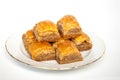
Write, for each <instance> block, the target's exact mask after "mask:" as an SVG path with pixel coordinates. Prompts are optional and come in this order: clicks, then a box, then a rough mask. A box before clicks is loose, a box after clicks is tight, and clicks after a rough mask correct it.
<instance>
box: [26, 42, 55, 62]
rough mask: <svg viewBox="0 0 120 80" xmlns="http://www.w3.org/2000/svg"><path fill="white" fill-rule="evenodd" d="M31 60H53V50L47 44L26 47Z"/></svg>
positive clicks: (33, 44)
mask: <svg viewBox="0 0 120 80" xmlns="http://www.w3.org/2000/svg"><path fill="white" fill-rule="evenodd" d="M28 51H29V53H30V54H31V58H32V59H33V60H36V61H44V60H53V59H55V50H54V48H53V47H52V46H51V44H50V43H48V42H35V43H32V44H31V45H30V46H29V47H28Z"/></svg>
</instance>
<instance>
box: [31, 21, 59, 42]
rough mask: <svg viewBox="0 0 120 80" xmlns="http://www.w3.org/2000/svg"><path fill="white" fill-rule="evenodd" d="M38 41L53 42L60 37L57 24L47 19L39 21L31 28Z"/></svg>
mask: <svg viewBox="0 0 120 80" xmlns="http://www.w3.org/2000/svg"><path fill="white" fill-rule="evenodd" d="M33 30H34V33H35V36H36V38H37V40H38V41H48V42H55V41H57V40H58V39H59V38H60V34H59V32H58V30H57V26H56V25H55V24H54V23H53V22H51V21H49V20H46V21H41V22H39V23H37V24H36V25H35V27H34V28H33Z"/></svg>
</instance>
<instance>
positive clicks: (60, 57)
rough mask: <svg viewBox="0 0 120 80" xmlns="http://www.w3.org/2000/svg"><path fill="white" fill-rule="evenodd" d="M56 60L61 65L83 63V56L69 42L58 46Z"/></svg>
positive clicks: (66, 41)
mask: <svg viewBox="0 0 120 80" xmlns="http://www.w3.org/2000/svg"><path fill="white" fill-rule="evenodd" d="M56 60H57V62H58V63H60V64H65V63H71V62H77V61H82V60H83V59H82V55H81V54H80V52H79V51H78V49H77V48H76V46H75V45H74V44H73V43H72V42H71V41H69V40H65V41H63V42H60V43H58V44H57V49H56Z"/></svg>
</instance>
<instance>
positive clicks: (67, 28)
mask: <svg viewBox="0 0 120 80" xmlns="http://www.w3.org/2000/svg"><path fill="white" fill-rule="evenodd" d="M57 26H58V30H59V32H60V34H61V36H62V37H63V38H64V39H70V38H75V37H76V36H79V35H80V34H81V28H80V25H79V23H78V22H77V20H76V18H75V17H74V16H72V15H66V16H64V17H62V18H61V19H60V20H59V21H58V22H57Z"/></svg>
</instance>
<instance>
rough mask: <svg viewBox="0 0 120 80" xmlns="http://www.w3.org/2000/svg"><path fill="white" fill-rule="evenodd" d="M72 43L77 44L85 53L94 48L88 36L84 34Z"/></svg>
mask: <svg viewBox="0 0 120 80" xmlns="http://www.w3.org/2000/svg"><path fill="white" fill-rule="evenodd" d="M72 41H73V42H74V43H75V45H76V46H77V48H78V50H79V51H85V50H89V49H91V48H92V42H91V40H90V38H89V36H88V35H87V34H85V33H84V32H82V34H81V35H80V36H78V37H76V38H74V39H72Z"/></svg>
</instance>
